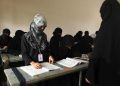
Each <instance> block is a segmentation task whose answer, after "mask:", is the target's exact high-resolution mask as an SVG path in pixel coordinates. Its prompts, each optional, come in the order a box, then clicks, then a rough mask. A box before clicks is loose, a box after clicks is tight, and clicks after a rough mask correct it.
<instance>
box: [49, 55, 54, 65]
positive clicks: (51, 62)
mask: <svg viewBox="0 0 120 86" xmlns="http://www.w3.org/2000/svg"><path fill="white" fill-rule="evenodd" d="M53 62H54V58H53V57H52V56H49V63H50V64H53Z"/></svg>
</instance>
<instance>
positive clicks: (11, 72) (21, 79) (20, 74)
mask: <svg viewBox="0 0 120 86" xmlns="http://www.w3.org/2000/svg"><path fill="white" fill-rule="evenodd" d="M87 66H88V63H86V64H81V65H78V66H75V67H73V68H64V69H63V70H55V71H50V72H46V73H43V74H40V75H38V76H35V77H31V76H29V75H28V74H27V73H25V72H24V71H23V70H21V69H20V67H17V68H10V69H5V70H4V72H5V74H6V76H7V79H8V86H20V85H21V86H26V85H29V84H33V83H37V82H40V81H44V80H49V79H53V78H55V77H60V76H62V75H66V74H70V73H73V72H77V71H80V72H82V70H83V69H85V68H87ZM15 72H17V73H16V74H15ZM79 81H80V80H79Z"/></svg>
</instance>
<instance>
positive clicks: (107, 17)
mask: <svg viewBox="0 0 120 86" xmlns="http://www.w3.org/2000/svg"><path fill="white" fill-rule="evenodd" d="M100 12H101V17H102V23H101V27H100V29H99V33H98V35H97V37H96V40H95V48H94V50H93V57H92V58H91V59H90V63H89V66H88V72H87V76H86V77H87V79H88V80H89V81H91V83H92V84H93V85H95V86H96V85H97V86H120V38H119V37H120V4H119V3H118V2H117V1H116V0H105V1H104V3H103V4H102V7H101V10H100Z"/></svg>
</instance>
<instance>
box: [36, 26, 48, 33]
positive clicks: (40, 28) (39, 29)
mask: <svg viewBox="0 0 120 86" xmlns="http://www.w3.org/2000/svg"><path fill="white" fill-rule="evenodd" d="M46 27H47V26H46V25H43V26H40V27H38V31H39V32H41V31H42V32H43V31H44V30H45V28H46Z"/></svg>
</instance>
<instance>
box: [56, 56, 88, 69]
mask: <svg viewBox="0 0 120 86" xmlns="http://www.w3.org/2000/svg"><path fill="white" fill-rule="evenodd" d="M85 62H86V61H84V60H80V59H74V58H68V57H67V58H66V59H62V60H60V61H57V63H58V64H60V65H63V66H65V67H69V68H72V67H74V66H76V65H78V64H81V63H85Z"/></svg>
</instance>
